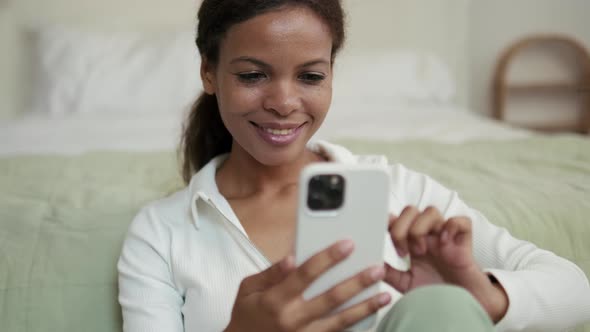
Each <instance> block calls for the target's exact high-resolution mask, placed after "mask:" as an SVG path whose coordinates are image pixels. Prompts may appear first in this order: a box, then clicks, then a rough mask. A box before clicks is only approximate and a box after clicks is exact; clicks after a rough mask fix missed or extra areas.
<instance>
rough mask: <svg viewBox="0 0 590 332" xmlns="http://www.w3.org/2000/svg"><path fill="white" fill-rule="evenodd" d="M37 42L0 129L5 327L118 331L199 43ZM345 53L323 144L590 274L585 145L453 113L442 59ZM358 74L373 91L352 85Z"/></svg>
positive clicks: (64, 38) (50, 38) (60, 35)
mask: <svg viewBox="0 0 590 332" xmlns="http://www.w3.org/2000/svg"><path fill="white" fill-rule="evenodd" d="M66 2H67V1H66ZM350 5H351V6H353V7H354V6H356V7H360V6H361V5H360V2H355V1H350ZM463 10H464V8H463V7H461V8H458V9H456V12H455V11H453V12H452V13H451V12H446V15H448V16H449V18H448V19H449V20H451V19H454V18H456V17H457V15H460V14H459V13H458V12H461V11H463ZM72 12H74V11H72ZM361 12H362V11H361ZM366 12H369V9H366ZM52 13H53V14H52V15H56V16H58V15H57V14H55V13H54V12H52ZM177 15H179V13H169V15H165V16H166V17H169V18H170V17H176V16H177ZM183 15H185V14H183ZM50 16H51V15H50ZM457 28H460V27H457ZM37 31H38V32H39V31H41V32H39V34H38V35H37V37H36V38H37V39H36V47H39V48H42V49H44V50H46V52H40V53H38V54H37V55H38V58H36V59H37V60H35V61H37V62H36V63H37V66H36V67H35V68H37V73H36V75H38V76H35V77H36V78H35V79H34V81H35V82H36V83H37V84H38V85H37V86H35V87H31V88H30V90H32V91H34V92H35V93H34V94H33V95H32V96H31V100H32V102H31V103H30V104H29V105H28V107H27V110H28V112H13V113H19V115H18V116H17V117H15V118H14V119H11V120H5V121H2V122H0V322H2V330H3V331H16V332H20V331H120V330H121V314H120V308H119V306H118V304H117V299H116V293H117V284H116V277H117V274H116V266H115V263H116V259H117V257H118V255H119V251H120V248H121V243H122V241H123V238H124V236H125V232H126V230H127V227H128V225H129V223H130V221H131V220H132V218H133V216H134V215H135V213H136V212H137V211H138V209H139V208H140V206H142V205H144V204H145V203H147V202H149V201H152V200H154V199H157V198H160V197H163V196H165V195H168V194H170V193H172V192H174V191H176V190H178V189H179V188H182V186H183V184H182V181H181V177H180V172H179V165H178V155H177V152H176V148H177V145H178V142H179V139H180V134H181V128H182V120H183V118H184V117H185V115H186V111H187V109H188V107H189V105H190V102H191V101H192V100H193V99H194V97H195V96H196V93H197V92H198V89H195V88H194V87H195V86H197V87H198V84H199V83H198V79H197V80H195V77H194V75H190V74H187V73H195V72H197V70H198V59H197V58H195V57H194V56H186V54H192V55H194V52H192V51H191V48H190V46H187V45H190V43H187V40H188V39H189V38H192V37H191V34H190V33H188V34H187V33H186V31H185V32H182V33H178V31H176V30H175V31H172V32H170V31H166V32H164V33H162V34H159V35H158V36H156V37H157V38H153V37H154V36H151V37H150V38H148V39H146V38H145V34H144V33H141V34H137V33H136V32H133V33H128V32H125V33H122V32H120V31H117V32H112V31H110V32H108V33H107V34H105V32H104V31H98V32H97V31H96V30H93V29H90V30H87V29H82V30H81V29H71V28H69V27H67V26H63V25H55V24H51V25H43V28H42V29H37ZM445 33H449V32H445ZM171 36H173V38H171ZM359 36H361V34H360V33H359V32H357V35H356V36H354V35H353V40H352V43H353V46H354V45H355V43H356V45H359V44H362V43H361V41H362V38H361V37H359ZM439 37H444V36H439ZM431 38H435V37H431ZM82 41H83V42H84V43H85V44H83V45H81V44H80V43H81V42H82ZM162 45H165V47H164V46H162ZM362 45H363V46H367V45H366V44H362ZM406 46H407V45H406ZM412 46H416V45H412ZM163 49H164V50H166V51H165V53H162V50H163ZM97 50H99V51H97ZM100 50H107V51H100ZM108 50H110V51H108ZM113 50H115V51H113ZM116 50H119V52H117V51H116ZM130 50H133V52H131V51H130ZM192 50H193V51H194V49H192ZM354 50H355V48H354V47H353V51H345V53H344V55H343V57H342V58H341V60H339V62H338V63H337V73H338V74H337V77H336V78H335V79H336V81H335V96H334V102H333V106H332V109H331V111H330V114H329V116H328V118H327V120H326V123H325V126H324V127H322V129H321V130H320V132H319V133H318V134H317V137H316V138H318V139H327V140H330V141H333V142H336V143H340V144H343V145H345V146H347V147H348V148H350V149H351V150H353V151H354V152H357V153H367V154H385V155H386V156H387V157H388V158H389V160H390V161H392V162H401V163H403V164H405V165H406V166H408V167H410V168H413V169H415V170H418V171H422V172H425V173H427V174H429V175H431V176H432V177H434V178H435V179H437V180H439V181H440V182H442V183H443V184H444V185H446V186H448V187H450V188H453V189H455V190H457V191H458V192H459V194H460V195H461V196H462V198H463V199H464V200H465V201H467V202H468V204H470V205H471V206H473V207H475V208H477V209H479V210H481V211H482V212H483V213H484V214H485V215H486V216H487V217H488V218H489V219H490V220H491V221H492V222H494V223H496V224H498V225H501V226H503V227H506V228H508V229H509V230H510V231H511V232H512V233H514V234H515V235H516V236H517V237H520V238H523V239H527V240H529V241H532V242H533V243H535V244H537V245H538V246H541V247H543V248H546V249H549V250H552V251H555V252H556V253H558V254H560V255H562V256H564V257H566V258H568V259H570V260H572V261H574V262H576V263H577V264H578V265H579V266H580V267H581V268H582V269H583V270H584V272H585V273H586V274H587V275H589V274H590V242H588V240H587V239H590V223H588V215H590V199H588V198H589V197H590V140H589V139H588V138H585V137H582V136H575V135H555V136H545V135H539V134H535V133H532V132H529V131H526V130H522V129H518V128H513V127H509V126H507V125H505V124H502V123H499V122H496V121H494V120H491V119H488V118H486V117H484V116H481V115H478V114H477V113H476V112H474V111H473V110H469V109H467V108H465V107H462V106H459V105H461V104H464V103H462V102H461V96H460V95H461V93H460V92H461V90H462V89H463V85H462V84H460V83H459V82H460V81H461V79H460V78H458V76H461V75H460V74H457V71H456V70H454V69H453V65H452V64H451V66H450V67H447V66H446V64H447V63H448V62H449V61H445V60H448V58H451V59H455V60H454V61H459V60H456V59H457V56H455V55H453V53H451V52H450V51H448V50H445V51H442V52H424V51H423V50H421V49H420V48H419V47H411V48H408V47H404V48H403V50H402V51H400V50H372V51H370V52H368V51H364V50H363V51H358V52H357V51H354ZM97 52H98V53H97ZM458 53H460V52H458ZM130 54H132V55H133V54H135V56H130ZM441 54H442V55H441ZM64 55H66V56H64ZM438 55H441V56H438ZM97 59H100V60H101V61H98V60H97ZM105 59H108V61H105ZM138 59H139V60H138ZM131 60H132V61H133V62H132V63H134V65H135V67H133V66H128V65H129V63H130V62H129V61H131ZM93 61H94V62H93ZM147 65H149V66H150V68H152V70H151V71H149V72H148V73H146V72H145V69H146V66H147ZM88 68H92V69H93V70H90V71H89V70H88ZM121 68H124V69H125V71H122V69H121ZM154 68H156V69H154ZM64 73H66V74H67V75H66V74H64ZM392 73H395V74H393V75H392ZM359 77H363V78H366V79H368V80H370V81H371V82H372V83H373V84H371V87H372V88H371V89H362V88H359V84H358V78H359ZM113 78H118V79H117V80H115V81H116V82H117V84H116V85H114V86H113ZM148 78H149V79H148ZM155 81H157V82H158V84H156V85H154V84H152V83H153V82H155ZM138 82H143V83H142V84H139V83H138ZM169 86H175V89H165V87H169ZM130 87H132V88H130ZM154 91H157V93H155V92H154ZM5 113H7V112H5ZM576 331H585V332H590V326H585V327H580V328H579V329H578V330H576Z"/></svg>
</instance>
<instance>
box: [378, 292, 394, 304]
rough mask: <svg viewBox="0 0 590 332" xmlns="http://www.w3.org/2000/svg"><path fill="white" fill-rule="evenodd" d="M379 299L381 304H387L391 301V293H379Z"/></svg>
mask: <svg viewBox="0 0 590 332" xmlns="http://www.w3.org/2000/svg"><path fill="white" fill-rule="evenodd" d="M377 301H378V302H379V304H380V305H386V304H388V303H389V301H391V295H389V294H388V293H383V294H381V295H379V297H378V298H377Z"/></svg>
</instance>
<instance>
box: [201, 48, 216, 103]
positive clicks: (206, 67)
mask: <svg viewBox="0 0 590 332" xmlns="http://www.w3.org/2000/svg"><path fill="white" fill-rule="evenodd" d="M201 81H202V82H203V89H204V90H205V93H206V94H208V95H214V94H215V91H216V90H217V89H216V84H215V73H214V66H212V65H211V63H210V62H209V61H208V60H207V59H206V58H204V57H203V59H202V61H201Z"/></svg>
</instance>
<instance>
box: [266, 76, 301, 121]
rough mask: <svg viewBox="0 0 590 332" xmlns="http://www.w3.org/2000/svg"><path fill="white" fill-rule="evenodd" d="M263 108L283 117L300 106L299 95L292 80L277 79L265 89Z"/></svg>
mask: <svg viewBox="0 0 590 332" xmlns="http://www.w3.org/2000/svg"><path fill="white" fill-rule="evenodd" d="M263 107H264V109H265V110H267V111H271V112H274V113H276V114H277V115H279V116H282V117H285V116H288V115H289V114H291V113H293V112H295V111H297V110H299V109H300V107H301V96H300V95H299V93H298V91H297V86H296V84H295V83H293V82H288V81H279V82H275V83H274V84H272V86H270V87H269V89H268V90H267V94H266V96H265V99H264V105H263Z"/></svg>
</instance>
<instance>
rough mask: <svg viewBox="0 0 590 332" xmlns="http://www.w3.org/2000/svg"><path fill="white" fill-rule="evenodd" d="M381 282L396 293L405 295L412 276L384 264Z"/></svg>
mask: <svg viewBox="0 0 590 332" xmlns="http://www.w3.org/2000/svg"><path fill="white" fill-rule="evenodd" d="M383 281H385V282H386V283H388V284H389V285H391V286H392V287H393V288H395V289H397V291H398V292H400V293H402V294H405V293H406V292H407V291H409V290H410V286H411V284H412V276H411V275H410V272H407V271H400V270H397V269H395V268H394V267H392V266H391V265H389V264H385V277H384V278H383Z"/></svg>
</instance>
